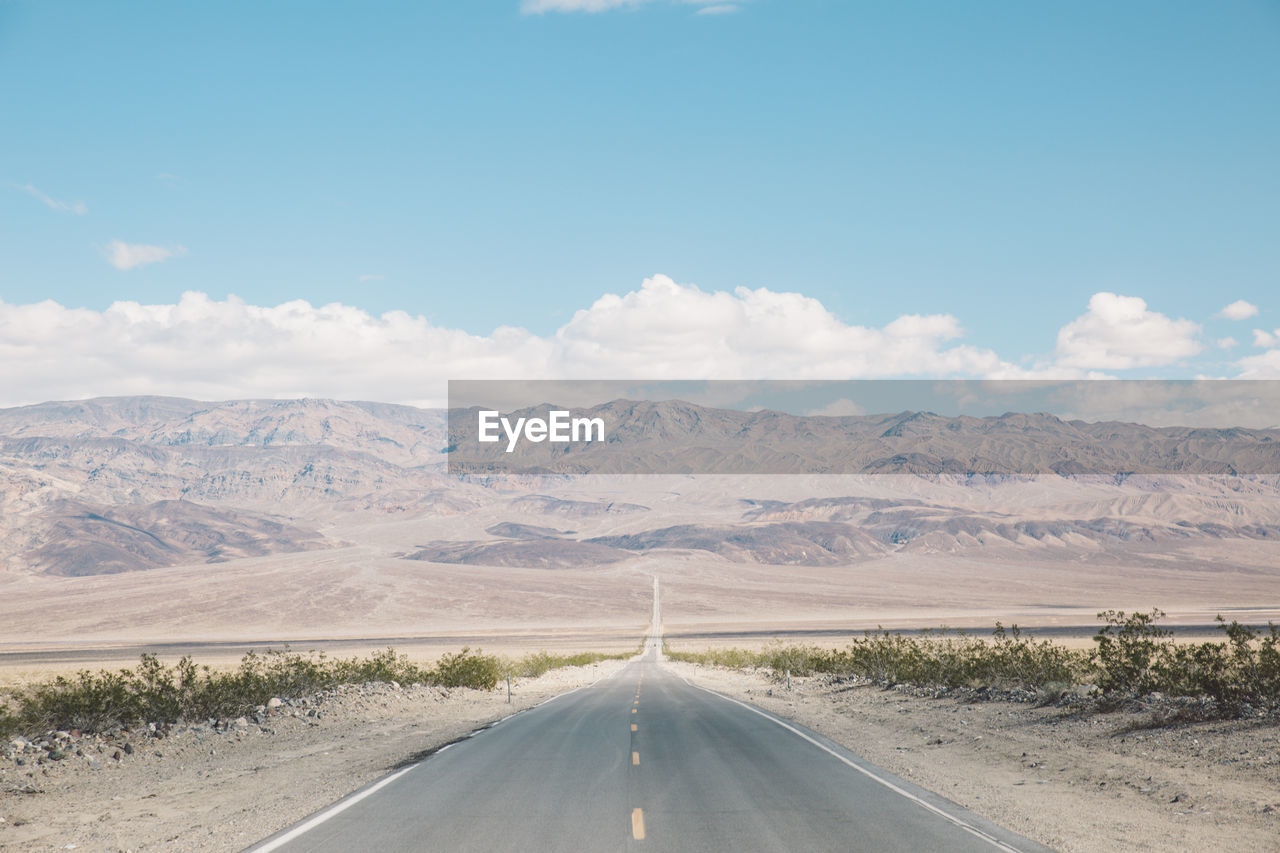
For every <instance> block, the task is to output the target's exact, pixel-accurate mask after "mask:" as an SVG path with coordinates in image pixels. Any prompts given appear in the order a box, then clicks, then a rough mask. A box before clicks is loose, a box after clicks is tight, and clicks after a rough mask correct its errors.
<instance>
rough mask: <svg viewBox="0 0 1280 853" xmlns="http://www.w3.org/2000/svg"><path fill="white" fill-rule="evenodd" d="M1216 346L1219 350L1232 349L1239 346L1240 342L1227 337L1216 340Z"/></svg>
mask: <svg viewBox="0 0 1280 853" xmlns="http://www.w3.org/2000/svg"><path fill="white" fill-rule="evenodd" d="M1217 344H1218V348H1219V349H1231V348H1232V347H1236V346H1239V345H1240V342H1239V341H1237V340H1236V339H1235V338H1231V337H1227V338H1218V340H1217Z"/></svg>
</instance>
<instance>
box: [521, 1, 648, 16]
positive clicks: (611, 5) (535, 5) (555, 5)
mask: <svg viewBox="0 0 1280 853" xmlns="http://www.w3.org/2000/svg"><path fill="white" fill-rule="evenodd" d="M648 2H649V0H521V2H520V11H521V12H523V13H524V14H526V15H541V14H544V13H546V12H607V11H609V10H610V9H620V8H624V7H627V6H639V5H641V4H643V3H648Z"/></svg>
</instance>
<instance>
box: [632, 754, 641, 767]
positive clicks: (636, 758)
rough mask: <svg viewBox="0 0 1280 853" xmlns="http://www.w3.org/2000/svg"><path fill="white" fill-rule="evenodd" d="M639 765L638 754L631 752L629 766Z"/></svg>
mask: <svg viewBox="0 0 1280 853" xmlns="http://www.w3.org/2000/svg"><path fill="white" fill-rule="evenodd" d="M639 763H640V753H638V752H632V753H631V764H632V765H633V766H634V765H638V764H639Z"/></svg>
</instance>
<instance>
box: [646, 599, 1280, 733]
mask: <svg viewBox="0 0 1280 853" xmlns="http://www.w3.org/2000/svg"><path fill="white" fill-rule="evenodd" d="M1163 616H1164V613H1162V612H1161V611H1159V610H1152V611H1150V612H1149V613H1125V612H1124V611H1118V610H1107V611H1104V612H1102V613H1099V614H1098V618H1099V619H1100V620H1101V621H1102V622H1103V625H1102V627H1101V628H1100V629H1099V630H1098V633H1097V634H1095V635H1094V638H1093V639H1094V644H1095V645H1094V648H1093V649H1070V648H1066V647H1064V646H1060V645H1057V644H1054V643H1052V642H1050V641H1048V640H1033V639H1030V638H1028V637H1026V636H1024V635H1023V634H1022V632H1021V631H1019V630H1018V628H1017V626H1013V627H1011V628H1009V629H1006V628H1004V627H1003V626H1002V625H1000V623H998V622H997V623H996V627H995V631H994V632H993V635H992V636H991V637H990V638H987V637H978V636H972V635H969V634H965V633H964V632H954V633H950V632H945V631H942V632H924V633H921V634H919V635H914V636H904V635H902V634H900V633H889V632H888V631H879V632H870V631H869V632H867V633H866V634H865V635H864V636H863V637H860V638H855V639H854V640H853V641H852V642H851V643H850V644H849V645H848V646H846V647H844V648H841V649H825V648H820V647H818V646H812V645H784V644H781V643H774V644H771V645H769V646H766V647H765V648H764V649H762V650H760V651H758V652H752V651H747V650H744V649H713V650H709V651H703V652H680V651H667V653H666V654H667V657H669V658H671V659H672V660H681V661H688V662H691V663H701V664H708V665H712V666H722V667H731V668H736V669H742V668H759V669H764V670H768V671H769V672H770V674H771V675H772V676H773V677H775V678H784V677H785V676H786V674H787V673H790V674H791V675H796V676H805V675H828V676H832V677H836V678H849V679H860V680H864V681H867V682H870V683H876V684H881V685H885V686H892V685H899V684H901V685H909V686H912V687H919V688H933V689H943V690H948V689H953V688H961V689H971V690H976V691H982V692H990V691H1004V692H1006V693H1007V692H1010V691H1012V692H1020V693H1021V694H1023V697H1024V698H1028V699H1032V700H1037V701H1042V702H1055V701H1059V700H1060V699H1062V698H1063V697H1064V696H1071V697H1075V698H1080V699H1087V700H1088V702H1089V703H1090V704H1091V705H1093V706H1094V707H1096V708H1098V709H1101V710H1106V709H1110V708H1118V707H1122V706H1124V705H1126V704H1132V703H1134V702H1135V701H1136V700H1140V699H1163V698H1166V697H1180V698H1185V699H1190V700H1196V704H1195V706H1194V707H1193V708H1190V707H1183V708H1182V709H1181V710H1180V712H1179V713H1180V715H1181V717H1182V718H1198V719H1205V718H1211V717H1218V718H1222V717H1239V716H1243V715H1247V714H1251V713H1255V712H1266V713H1274V712H1276V711H1278V710H1280V628H1277V626H1275V625H1272V624H1270V623H1268V626H1267V630H1266V631H1258V630H1255V629H1253V628H1249V627H1247V626H1244V625H1241V624H1239V623H1238V622H1230V623H1228V622H1226V621H1225V620H1224V619H1223V618H1222V617H1221V616H1219V617H1218V623H1219V625H1220V627H1221V628H1222V630H1223V633H1224V639H1223V641H1221V642H1199V643H1178V642H1175V641H1174V639H1173V635H1172V632H1170V631H1169V630H1168V629H1166V628H1162V627H1160V626H1159V625H1158V620H1159V619H1160V618H1161V617H1163Z"/></svg>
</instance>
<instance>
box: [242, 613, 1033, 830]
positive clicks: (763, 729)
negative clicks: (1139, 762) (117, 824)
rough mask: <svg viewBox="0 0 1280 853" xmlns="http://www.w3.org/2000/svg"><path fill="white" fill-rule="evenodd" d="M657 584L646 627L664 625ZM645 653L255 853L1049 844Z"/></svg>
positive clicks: (385, 781)
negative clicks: (694, 681) (688, 678)
mask: <svg viewBox="0 0 1280 853" xmlns="http://www.w3.org/2000/svg"><path fill="white" fill-rule="evenodd" d="M656 599H657V596H656V591H655V608H654V609H655V624H660V621H659V620H658V619H657V618H656V616H657V600H656ZM658 642H659V641H658V640H657V638H656V636H655V637H651V638H650V641H649V647H648V648H647V649H646V651H645V654H644V656H643V657H642V658H641V659H639V660H637V661H635V662H633V663H631V664H629V665H628V666H627V667H626V668H625V669H623V670H622V671H621V672H619V673H618V674H616V675H614V676H612V677H609V678H606V679H602V680H601V681H598V682H596V683H595V684H593V685H591V686H590V687H585V688H582V689H579V690H576V691H573V692H572V693H567V694H564V695H562V696H559V697H556V698H555V699H552V700H550V701H549V702H545V703H543V704H542V705H539V706H537V707H535V708H532V709H530V710H528V711H525V712H523V713H520V714H516V715H514V716H512V717H508V718H507V719H506V720H503V721H502V722H500V723H498V724H496V725H494V726H491V727H489V728H487V729H483V730H481V731H480V732H478V733H477V734H475V735H473V736H472V737H470V738H468V739H466V740H463V741H460V742H458V743H456V744H453V745H451V746H449V747H446V748H445V749H443V750H441V751H439V752H437V753H435V754H434V755H432V756H431V757H430V758H427V759H425V760H423V761H421V762H420V763H418V764H415V765H412V766H410V767H407V768H404V769H401V770H399V771H396V772H395V773H393V774H392V775H390V776H388V777H386V778H384V779H383V780H381V781H380V782H377V783H375V784H374V785H372V786H369V787H367V788H365V789H363V790H361V791H357V792H356V793H354V794H353V795H351V796H350V797H347V798H346V799H344V800H340V801H338V803H336V804H334V805H333V806H330V807H329V808H328V809H326V810H324V811H321V812H319V813H317V814H316V815H314V816H312V817H311V818H309V819H307V820H304V821H303V822H301V823H300V824H298V825H296V826H294V827H291V828H290V829H287V830H284V831H282V832H281V833H278V834H277V835H275V836H273V837H271V838H269V839H266V840H265V841H263V842H260V843H259V844H258V845H255V846H254V847H253V848H250V849H251V850H254V851H259V853H265V851H276V850H280V851H288V853H302V851H309V852H310V853H320V851H325V853H329V851H331V852H332V853H350V851H358V850H378V851H450V852H451V853H452V851H486V853H488V851H503V850H530V851H558V850H563V851H609V850H639V851H646V850H647V851H659V850H661V851H717V853H718V852H719V851H735V853H740V852H741V851H766V850H767V851H789V850H796V851H826V850H831V851H837V850H838V851H875V853H888V851H912V853H919V851H957V853H967V851H982V853H990V851H993V850H1005V851H1008V850H1019V851H1043V850H1046V849H1047V848H1044V847H1042V846H1040V845H1038V844H1035V843H1033V842H1030V841H1027V840H1025V839H1022V838H1020V837H1018V836H1016V835H1014V834H1012V833H1010V832H1007V831H1005V830H1003V829H1001V828H999V827H996V826H994V825H993V824H991V823H989V822H987V821H985V820H983V819H982V818H980V817H978V816H976V815H974V814H972V813H970V812H967V811H965V810H964V809H962V808H960V807H959V806H957V805H955V804H954V803H951V802H950V801H948V800H945V799H943V798H941V797H939V796H937V795H934V794H931V793H929V792H927V791H924V790H922V789H920V788H917V787H916V786H914V785H911V784H910V783H909V782H905V781H903V780H900V779H897V778H895V777H893V776H891V775H890V774H888V773H886V772H884V771H882V770H879V769H877V768H875V767H873V766H871V765H869V764H867V763H866V762H864V761H862V760H861V759H860V758H858V757H857V756H855V755H853V754H852V753H850V752H848V751H847V750H845V749H843V748H842V747H840V746H838V745H836V744H835V743H833V742H832V741H829V740H827V739H825V738H823V737H821V736H820V735H817V734H815V733H813V732H810V731H808V730H807V729H804V728H802V727H800V726H797V725H795V724H794V723H790V722H787V721H784V720H781V719H780V718H777V717H774V716H773V715H770V714H768V713H766V712H764V711H762V710H760V709H758V708H754V707H752V706H749V705H746V704H744V703H740V702H737V701H735V700H732V699H729V698H726V697H724V696H721V695H719V694H716V693H712V692H710V691H707V690H703V689H701V688H697V687H693V686H691V685H689V684H688V683H686V682H685V681H684V680H683V679H681V678H679V677H677V676H675V675H673V674H671V673H670V672H669V671H667V670H666V669H664V668H663V667H662V666H661V664H660V663H659V662H658V659H657V655H656V651H657V650H656V645H657V644H658Z"/></svg>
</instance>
